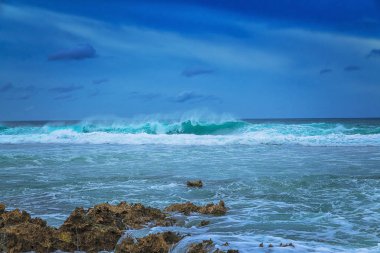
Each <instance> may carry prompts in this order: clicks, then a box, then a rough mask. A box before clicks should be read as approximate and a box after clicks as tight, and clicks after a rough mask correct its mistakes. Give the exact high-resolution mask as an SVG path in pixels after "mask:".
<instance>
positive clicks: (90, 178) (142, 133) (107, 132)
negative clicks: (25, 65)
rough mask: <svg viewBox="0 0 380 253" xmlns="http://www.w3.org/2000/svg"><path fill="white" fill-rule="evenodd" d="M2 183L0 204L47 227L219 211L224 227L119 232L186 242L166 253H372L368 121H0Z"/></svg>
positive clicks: (377, 168)
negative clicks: (99, 207)
mask: <svg viewBox="0 0 380 253" xmlns="http://www.w3.org/2000/svg"><path fill="white" fill-rule="evenodd" d="M0 179H1V183H0V202H4V203H5V204H6V205H7V207H8V208H9V209H14V208H19V209H24V210H27V211H28V212H30V213H31V214H32V215H33V216H35V217H41V218H43V219H46V220H47V221H48V223H49V224H50V225H52V226H59V225H61V224H62V223H63V221H64V220H65V219H66V218H67V216H68V215H69V214H70V212H71V211H72V210H73V209H74V208H75V207H78V206H83V207H91V206H93V205H95V204H98V203H101V202H109V203H114V204H116V203H119V202H120V201H127V202H131V203H137V202H141V203H143V204H144V205H147V206H152V207H157V208H164V207H166V206H168V205H170V204H172V203H180V202H181V203H182V202H186V201H191V202H193V203H195V204H206V203H208V202H214V203H216V202H218V201H219V200H221V199H222V200H224V201H225V203H226V206H227V207H228V212H227V215H225V216H221V217H211V216H204V215H197V214H194V215H192V216H190V217H179V218H181V219H183V221H184V224H185V225H184V227H171V228H160V227H159V228H153V229H143V230H140V231H129V232H130V233H133V234H134V235H135V236H144V235H146V234H148V233H155V232H159V231H162V230H172V231H173V230H174V231H180V232H182V233H186V234H187V233H190V234H191V235H192V236H191V237H186V238H185V239H184V240H182V241H181V242H180V244H179V245H177V247H176V248H175V249H174V250H173V252H184V249H185V248H186V246H187V245H188V244H189V243H192V242H198V241H201V240H204V239H210V238H211V239H212V240H213V241H214V242H215V243H216V246H217V247H219V248H221V249H228V248H233V249H239V250H240V252H380V244H379V243H380V120H377V119H360V120H358V119H344V120H339V119H337V120H333V119H329V120H327V119H326V120H323V119H318V120H313V119H310V120H236V119H233V118H223V119H206V120H204V119H194V118H185V119H179V120H169V119H165V120H147V119H140V120H112V121H111V120H106V121H104V120H103V121H94V120H86V121H80V122H75V121H70V122H5V123H1V124H0ZM192 179H201V180H203V182H204V187H203V188H202V189H191V188H187V187H186V181H187V180H192ZM204 219H206V220H210V221H211V224H210V225H208V226H205V227H202V228H199V227H197V226H196V225H197V224H198V223H199V222H200V221H201V220H204ZM226 241H228V242H229V243H230V245H229V246H228V247H224V246H222V244H223V243H225V242H226ZM261 242H264V244H265V245H266V246H267V245H268V244H269V243H272V244H273V245H274V246H275V247H274V248H272V249H269V248H259V244H260V243H261ZM281 242H282V243H288V242H292V243H293V244H294V245H295V248H280V247H276V246H278V245H279V244H280V243H281Z"/></svg>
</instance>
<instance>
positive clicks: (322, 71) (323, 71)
mask: <svg viewBox="0 0 380 253" xmlns="http://www.w3.org/2000/svg"><path fill="white" fill-rule="evenodd" d="M332 71H333V70H332V69H321V70H320V71H319V74H321V75H324V74H328V73H331V72H332Z"/></svg>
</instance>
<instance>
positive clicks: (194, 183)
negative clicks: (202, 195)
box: [187, 180, 203, 188]
mask: <svg viewBox="0 0 380 253" xmlns="http://www.w3.org/2000/svg"><path fill="white" fill-rule="evenodd" d="M187 186H188V187H198V188H202V187H203V182H202V180H195V181H187Z"/></svg>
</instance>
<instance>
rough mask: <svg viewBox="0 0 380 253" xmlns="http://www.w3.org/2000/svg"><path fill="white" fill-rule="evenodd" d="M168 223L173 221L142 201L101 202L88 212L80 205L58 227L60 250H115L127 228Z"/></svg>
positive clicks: (170, 223)
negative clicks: (129, 202) (112, 203)
mask: <svg viewBox="0 0 380 253" xmlns="http://www.w3.org/2000/svg"><path fill="white" fill-rule="evenodd" d="M148 223H150V225H152V226H153V225H159V226H169V225H172V224H173V223H174V220H172V219H169V218H167V215H166V214H164V213H163V212H161V211H160V210H158V209H155V208H150V207H145V206H143V205H141V204H131V205H130V204H127V203H126V202H121V203H120V204H118V205H110V204H108V203H106V204H100V205H96V206H94V207H93V208H90V209H88V210H87V211H86V210H84V209H83V208H77V209H75V210H74V212H73V213H72V214H71V215H70V216H69V218H68V219H67V220H66V221H65V222H64V223H63V225H62V226H61V227H60V228H59V238H60V242H61V243H60V245H59V246H58V247H59V249H61V250H66V251H73V250H84V251H86V252H98V251H100V250H108V251H110V250H113V249H114V247H115V245H116V243H117V241H118V240H119V238H120V237H121V235H122V233H123V230H124V229H126V228H136V229H137V228H142V227H143V226H144V225H147V224H148Z"/></svg>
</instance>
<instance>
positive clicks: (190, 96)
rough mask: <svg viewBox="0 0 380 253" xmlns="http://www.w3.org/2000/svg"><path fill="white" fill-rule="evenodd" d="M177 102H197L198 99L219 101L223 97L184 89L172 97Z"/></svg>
mask: <svg viewBox="0 0 380 253" xmlns="http://www.w3.org/2000/svg"><path fill="white" fill-rule="evenodd" d="M171 100H172V101H174V102H176V103H186V102H196V101H198V102H199V101H219V102H221V99H220V98H218V97H215V96H212V95H204V94H199V93H196V92H194V91H183V92H180V93H179V94H177V95H176V96H175V97H172V98H171Z"/></svg>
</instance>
